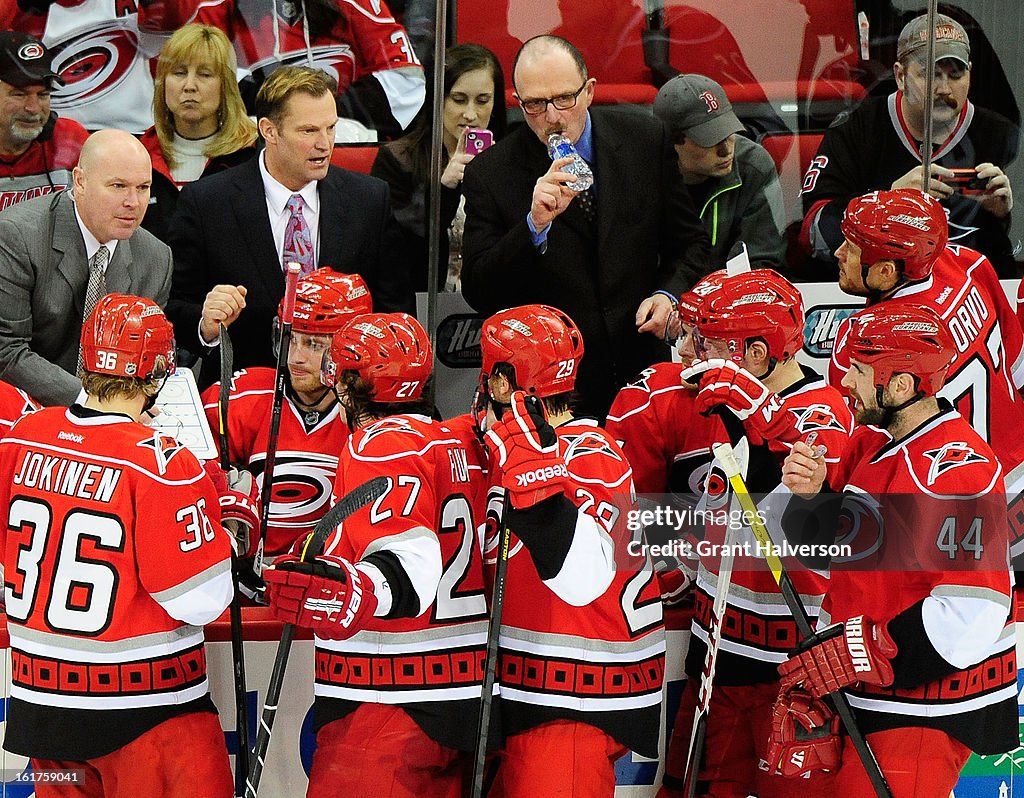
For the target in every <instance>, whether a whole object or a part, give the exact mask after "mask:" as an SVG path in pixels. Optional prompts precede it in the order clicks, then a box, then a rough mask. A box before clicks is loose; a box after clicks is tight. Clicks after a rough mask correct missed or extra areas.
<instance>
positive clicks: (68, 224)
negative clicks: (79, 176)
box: [50, 191, 89, 315]
mask: <svg viewBox="0 0 1024 798" xmlns="http://www.w3.org/2000/svg"><path fill="white" fill-rule="evenodd" d="M50 241H51V245H52V247H53V250H54V252H56V253H59V254H58V255H57V257H58V258H59V260H58V261H57V272H58V273H59V274H60V276H61V277H63V278H64V280H65V281H66V282H67V284H68V287H69V288H70V290H71V297H72V300H73V301H74V304H75V310H77V311H78V314H79V315H81V314H82V310H83V307H84V304H85V286H86V284H87V283H88V282H89V260H88V258H87V257H86V256H85V241H84V240H83V239H82V231H81V230H80V229H79V227H78V219H77V218H76V217H75V206H74V203H73V202H72V201H71V193H70V191H65V192H63V193H62V194H61V195H60V198H59V199H58V200H57V207H56V208H55V209H54V211H53V235H51V236H50Z"/></svg>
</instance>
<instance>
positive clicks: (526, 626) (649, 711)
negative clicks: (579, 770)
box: [492, 419, 665, 756]
mask: <svg viewBox="0 0 1024 798" xmlns="http://www.w3.org/2000/svg"><path fill="white" fill-rule="evenodd" d="M556 432H557V433H558V447H559V452H560V453H561V455H562V457H563V459H564V460H565V463H566V467H567V468H568V471H569V476H570V480H571V484H572V487H571V489H567V490H566V495H567V496H568V497H569V499H570V500H571V501H572V502H573V504H575V505H576V507H577V521H576V528H575V531H574V536H573V541H572V545H571V546H570V549H569V552H568V554H567V556H566V558H565V561H564V563H563V565H562V568H561V570H560V571H559V572H558V573H557V574H556V575H555V576H554V577H553V578H551V579H547V580H542V579H541V577H540V575H539V574H538V573H537V567H536V565H535V564H534V562H533V559H532V558H531V557H530V554H529V552H528V551H527V550H526V548H525V547H524V546H523V545H522V543H521V542H520V541H519V540H518V539H516V538H515V536H514V535H513V538H512V545H511V547H510V550H509V561H508V576H507V585H508V586H507V589H506V591H505V604H504V613H503V616H502V625H501V636H500V639H499V646H500V651H501V660H500V672H499V678H500V683H501V687H500V693H501V699H502V709H501V713H502V714H501V717H502V723H503V725H504V729H505V732H506V734H515V733H516V732H520V731H524V730H526V729H529V728H532V727H534V726H537V725H539V724H541V723H544V722H547V721H549V720H556V719H560V718H561V719H571V720H575V721H580V722H583V723H588V724H590V725H592V726H596V727H597V728H599V729H602V730H603V731H604V732H606V733H607V734H609V735H610V736H611V737H613V738H615V739H616V740H618V741H619V742H620V743H622V744H623V745H625V746H627V747H629V748H631V749H632V750H634V751H637V752H638V753H640V754H642V755H644V756H657V746H658V728H659V717H660V711H661V687H662V681H663V679H664V664H665V663H664V658H665V630H664V626H663V622H662V608H661V594H660V591H659V589H658V585H657V581H656V579H655V578H654V572H653V569H652V567H651V564H650V559H649V558H648V557H647V556H646V554H640V553H639V552H638V550H636V549H635V545H634V547H631V546H630V542H631V541H635V543H642V542H643V540H644V538H643V530H642V528H639V529H636V530H635V531H634V530H633V529H632V527H634V526H636V524H635V519H634V518H631V513H633V512H634V511H635V510H636V508H637V505H636V500H635V497H634V491H633V482H632V471H631V470H630V467H629V463H628V462H627V460H626V457H625V455H623V453H622V449H620V448H619V446H618V444H616V443H615V441H614V440H613V439H612V437H611V436H610V435H609V434H608V433H607V432H605V431H604V430H602V429H600V428H599V427H598V426H597V424H596V422H594V421H592V420H589V419H578V420H574V421H570V422H569V423H567V424H563V425H561V426H559V427H558V428H557V429H556ZM492 482H493V484H495V485H500V476H499V475H493V476H492ZM513 532H514V530H513Z"/></svg>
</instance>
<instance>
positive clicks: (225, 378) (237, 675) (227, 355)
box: [217, 324, 250, 795]
mask: <svg viewBox="0 0 1024 798" xmlns="http://www.w3.org/2000/svg"><path fill="white" fill-rule="evenodd" d="M233 360H234V350H233V349H232V348H231V337H230V336H229V335H228V330H227V327H225V326H224V325H223V324H221V325H220V391H219V392H218V394H217V427H218V436H219V439H220V467H221V468H222V469H224V472H225V474H226V473H227V471H228V469H230V468H231V454H230V452H229V450H228V400H229V399H230V397H231V373H232V366H233ZM231 576H232V580H233V584H234V585H237V584H238V562H237V560H236V559H235V558H233V557H232V559H231ZM228 618H229V619H230V620H231V660H232V667H233V669H234V674H233V675H234V682H235V728H236V730H237V734H238V752H237V753H236V754H235V794H236V795H239V794H240V793H239V789H240V788H241V787H242V785H243V784H245V778H246V776H248V775H249V750H250V749H249V705H248V701H247V690H246V684H245V636H244V629H243V628H242V605H241V603H240V600H239V596H238V589H237V587H236V588H235V590H234V593H233V595H232V597H231V604H230V606H229V607H228Z"/></svg>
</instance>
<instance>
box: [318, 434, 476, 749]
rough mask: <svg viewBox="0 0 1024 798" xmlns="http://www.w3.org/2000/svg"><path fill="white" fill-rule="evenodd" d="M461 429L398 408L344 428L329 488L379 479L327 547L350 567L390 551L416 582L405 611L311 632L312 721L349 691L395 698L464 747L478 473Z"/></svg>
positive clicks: (471, 731) (471, 683) (347, 702)
mask: <svg viewBox="0 0 1024 798" xmlns="http://www.w3.org/2000/svg"><path fill="white" fill-rule="evenodd" d="M464 432H465V430H464V429H462V428H459V425H456V429H454V430H453V429H452V428H449V427H447V426H445V425H444V424H442V423H438V422H434V421H431V420H430V419H428V418H426V417H424V416H413V415H399V416H389V417H387V418H384V419H382V420H380V421H377V422H376V423H374V424H371V425H369V426H367V427H363V428H361V429H359V430H357V431H356V432H355V433H354V434H353V435H352V436H351V437H350V438H349V441H348V444H347V445H346V447H345V450H344V452H343V454H342V456H341V460H340V462H339V464H338V474H337V478H336V480H335V485H334V492H335V495H336V497H341V496H344V495H345V493H347V492H348V491H350V490H352V489H353V488H355V487H357V486H359V485H361V484H363V483H364V482H366V481H367V480H369V479H372V478H374V477H376V476H380V475H384V476H386V477H387V479H388V490H387V492H386V493H385V494H384V495H383V496H381V497H380V498H379V499H377V500H376V501H374V502H373V503H372V504H371V505H370V506H369V507H367V508H364V509H363V510H360V511H359V512H357V513H355V514H354V515H352V516H351V517H350V518H348V519H347V520H346V521H345V522H344V523H343V524H342V525H341V526H340V527H339V528H338V530H336V532H335V533H334V535H333V536H332V537H331V538H329V539H328V542H327V546H326V548H325V551H326V552H327V553H329V554H333V555H336V556H340V557H344V558H345V559H347V560H349V561H351V562H353V563H355V564H356V567H357V568H360V569H362V568H364V567H365V564H367V563H369V564H372V563H373V561H374V558H375V557H379V556H381V555H383V556H387V557H389V558H393V561H397V563H398V564H399V565H400V567H401V568H402V570H403V571H404V572H405V574H406V575H407V576H408V579H409V582H410V583H411V586H412V590H413V592H414V594H415V595H414V596H410V597H408V598H409V599H411V600H412V605H411V606H410V607H409V608H408V609H409V610H410V611H409V612H408V613H407V614H408V615H412V616H413V617H392V618H388V617H375V618H373V619H371V620H370V621H369V622H368V623H367V624H366V625H365V626H364V628H363V629H362V630H361V631H359V632H358V633H357V634H356V635H355V636H353V637H352V638H351V639H349V640H324V639H320V638H317V639H316V671H315V672H316V681H315V684H314V688H313V693H314V696H315V706H316V716H317V727H318V728H319V727H321V726H323V725H324V724H325V723H327V722H329V721H330V720H332V719H335V718H338V717H342V716H343V715H345V714H347V713H348V712H350V711H351V710H352V709H353V708H354V707H355V705H356V704H358V703H380V704H400V705H402V706H403V708H404V709H405V710H406V711H407V712H408V714H409V715H410V716H411V717H412V718H413V719H414V720H415V721H416V722H417V723H419V724H420V726H421V727H422V728H423V729H424V731H425V732H426V733H427V734H428V735H430V736H431V737H432V738H433V739H434V740H436V741H437V742H439V743H441V744H443V745H447V746H449V747H452V748H458V749H463V750H472V749H473V746H474V744H475V738H476V727H475V725H474V724H473V723H472V722H467V719H470V718H474V717H476V711H477V707H478V704H479V699H480V685H481V683H482V681H483V656H484V646H485V642H486V635H487V601H486V598H485V596H484V584H483V568H482V565H481V559H482V558H481V552H482V534H483V525H484V517H483V515H482V514H481V511H482V508H483V502H484V496H485V494H486V483H485V481H484V473H483V469H482V464H481V462H480V450H479V448H474V447H473V445H472V441H467V440H464V438H463V434H464ZM379 591H380V585H378V584H377V582H376V581H375V592H377V593H378V598H380V592H379ZM383 606H384V605H383V604H381V605H379V606H378V612H379V611H380V610H381V608H382V607H383Z"/></svg>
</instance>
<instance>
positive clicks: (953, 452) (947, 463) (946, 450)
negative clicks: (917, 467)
mask: <svg viewBox="0 0 1024 798" xmlns="http://www.w3.org/2000/svg"><path fill="white" fill-rule="evenodd" d="M924 456H925V457H927V458H928V459H929V460H931V461H932V464H931V466H929V468H928V484H929V485H933V484H935V480H937V479H938V478H939V477H940V476H942V475H943V474H945V473H946V472H947V471H949V470H950V469H953V468H957V467H959V466H965V465H970V464H971V463H987V462H988V461H989V460H988V458H987V457H985V456H984V455H981V454H978V453H977V452H976V451H974V449H972V448H971V447H970V446H968V445H967V444H966V443H964V442H963V441H951V442H949V443H947V444H944V445H943V446H942V447H941V448H939V449H929V450H928V451H927V452H925V453H924Z"/></svg>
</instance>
